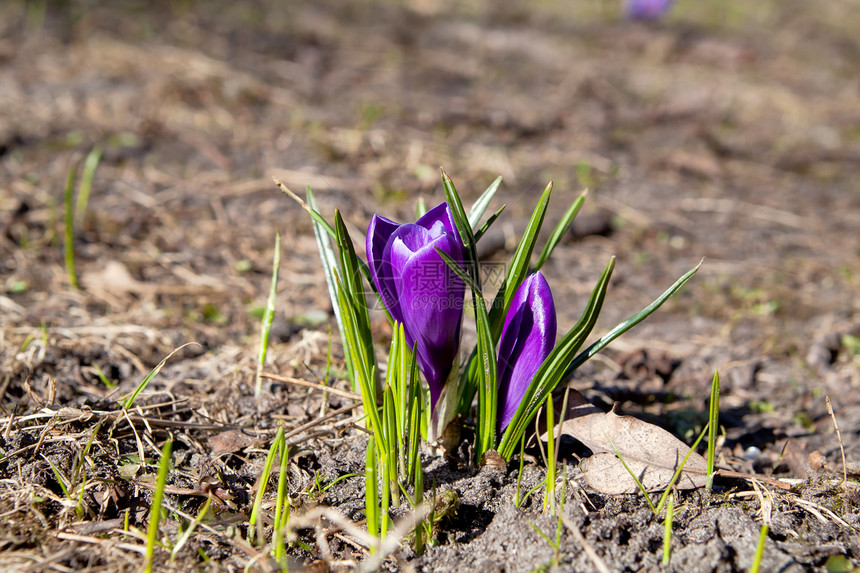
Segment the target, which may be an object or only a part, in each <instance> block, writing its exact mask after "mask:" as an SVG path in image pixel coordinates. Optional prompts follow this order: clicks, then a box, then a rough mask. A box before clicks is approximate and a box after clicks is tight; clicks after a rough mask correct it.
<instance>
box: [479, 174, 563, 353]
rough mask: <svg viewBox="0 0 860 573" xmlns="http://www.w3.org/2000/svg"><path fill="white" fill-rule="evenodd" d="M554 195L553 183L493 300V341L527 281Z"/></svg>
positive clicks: (521, 239)
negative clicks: (541, 230) (521, 287)
mask: <svg viewBox="0 0 860 573" xmlns="http://www.w3.org/2000/svg"><path fill="white" fill-rule="evenodd" d="M551 195H552V182H551V181H550V183H549V184H548V185H547V186H546V188H545V189H544V191H543V194H542V195H541V198H540V201H538V204H537V205H536V206H535V210H534V213H532V216H531V219H529V223H528V225H527V226H526V230H525V231H524V232H523V236H522V238H520V242H519V244H518V245H517V250H516V251H515V252H514V256H513V258H512V259H511V262H510V264H509V265H508V272H507V274H506V275H505V280H504V282H502V286H501V287H499V292H498V293H496V297H495V299H493V305H492V306H491V307H490V326H491V328H492V332H493V340H498V339H499V336H500V335H501V334H502V325H503V324H504V318H505V313H506V312H507V311H508V307H509V306H510V304H511V299H513V298H514V294H515V293H516V292H517V289H518V288H520V285H521V284H522V283H523V280H525V278H526V276H527V275H528V272H529V267H530V265H531V258H532V253H533V252H534V248H535V243H536V242H537V238H538V234H539V233H540V229H541V226H543V221H544V218H545V217H546V209H547V206H548V205H549V199H550V196H551Z"/></svg>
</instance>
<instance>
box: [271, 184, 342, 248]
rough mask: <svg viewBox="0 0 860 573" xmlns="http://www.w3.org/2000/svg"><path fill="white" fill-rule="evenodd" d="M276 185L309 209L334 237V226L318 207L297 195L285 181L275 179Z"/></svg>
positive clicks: (310, 213) (305, 208)
mask: <svg viewBox="0 0 860 573" xmlns="http://www.w3.org/2000/svg"><path fill="white" fill-rule="evenodd" d="M275 185H277V186H278V188H279V189H280V190H281V191H283V192H284V193H286V194H287V195H288V196H289V197H291V198H292V199H293V200H294V201H295V202H296V203H298V204H299V205H301V206H302V208H303V209H304V210H305V211H307V212H308V214H309V215H310V216H311V218H312V219H313V220H314V221H316V222H317V223H318V224H319V225H320V227H322V228H323V229H325V232H326V233H328V234H329V235H330V236H331V237H332V238H334V237H335V232H334V228H332V226H331V225H329V224H328V221H326V220H325V217H323V216H322V215H320V213H319V211H317V210H316V208H314V207H311V206H310V205H309V204H308V203H306V202H305V201H303V200H302V198H301V197H299V196H298V195H296V194H295V193H293V191H292V190H291V189H290V188H289V187H287V186H286V185H284V184H283V183H281V181H279V180H278V179H275Z"/></svg>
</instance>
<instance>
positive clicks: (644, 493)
mask: <svg viewBox="0 0 860 573" xmlns="http://www.w3.org/2000/svg"><path fill="white" fill-rule="evenodd" d="M603 436H604V437H605V438H606V441H607V442H609V445H610V446H611V447H612V451H613V453H614V454H615V457H616V458H618V461H620V462H621V465H622V466H624V469H625V470H627V473H628V474H630V477H631V478H633V481H634V482H636V487H638V488H639V491H641V492H642V496H643V497H644V498H645V501H646V502H647V503H648V507H650V508H651V511H653V512H654V514H655V515H656V514H658V513H660V511H659V510H658V509H657V508H656V507H654V503H653V502H652V501H651V496H650V495H649V494H648V489H647V488H646V487H645V485H644V484H643V483H642V481H641V480H640V479H639V476H637V475H636V474H635V473H634V472H633V470H631V469H630V466H628V465H627V461H626V460H625V459H624V456H623V455H621V452H619V451H618V448H616V447H615V444H614V443H612V440H611V439H610V438H609V436H608V435H607V434H606V432H604V433H603ZM667 491H668V489H667Z"/></svg>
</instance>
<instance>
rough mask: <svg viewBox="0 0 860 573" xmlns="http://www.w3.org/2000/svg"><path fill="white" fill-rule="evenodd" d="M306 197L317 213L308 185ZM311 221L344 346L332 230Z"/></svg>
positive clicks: (351, 372) (349, 363)
mask: <svg viewBox="0 0 860 573" xmlns="http://www.w3.org/2000/svg"><path fill="white" fill-rule="evenodd" d="M307 198H308V207H309V209H310V211H309V212H314V213H318V212H319V211H318V209H317V202H316V199H315V198H314V194H313V191H311V188H310V187H308V188H307ZM312 223H313V226H314V237H315V238H316V241H317V250H318V251H319V254H320V261H322V266H323V271H324V274H325V284H326V287H327V288H328V296H329V299H331V307H332V309H334V318H335V320H336V321H337V328H338V330H339V332H340V340H341V344H343V345H344V347H346V339H345V338H344V332H343V316H342V312H341V309H340V304H339V303H338V298H337V281H336V280H335V277H336V276H337V256H335V254H334V249H333V248H332V246H331V239H332V236H334V232H333V231H332V233H331V235H330V234H329V231H328V229H326V227H325V226H323V224H322V223H320V222H319V221H317V220H316V219H315V218H314V219H313V220H312ZM327 225H328V223H326V226H327ZM329 229H330V227H329ZM344 357H345V360H346V370H347V372H348V373H349V379H350V382H352V387H353V390H354V389H356V388H357V384H356V381H355V370H354V367H353V364H352V360H350V356H349V352H344Z"/></svg>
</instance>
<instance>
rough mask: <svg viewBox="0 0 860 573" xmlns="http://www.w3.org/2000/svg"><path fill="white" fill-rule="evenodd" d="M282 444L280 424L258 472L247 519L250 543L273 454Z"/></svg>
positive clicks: (282, 437) (282, 436)
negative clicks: (252, 503)
mask: <svg viewBox="0 0 860 573" xmlns="http://www.w3.org/2000/svg"><path fill="white" fill-rule="evenodd" d="M283 444H284V428H283V426H281V427H279V428H278V431H277V433H276V434H275V439H274V440H273V441H272V445H271V446H269V453H268V454H267V455H266V461H265V463H264V464H263V472H262V473H261V474H260V477H259V479H258V481H257V494H256V495H255V497H254V505H253V506H251V517H250V519H249V520H248V522H249V523H250V527H249V528H248V541H249V543H251V544H252V545H253V543H254V533H255V532H256V531H257V528H256V527H255V526H256V525H257V523H258V522H259V519H260V511H261V509H262V507H263V496H264V495H265V493H266V486H267V485H268V483H269V476H271V475H272V466H273V465H274V463H275V456H276V455H277V454H278V451H279V450H280V449H281V448H282V445H283ZM261 531H262V528H261Z"/></svg>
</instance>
